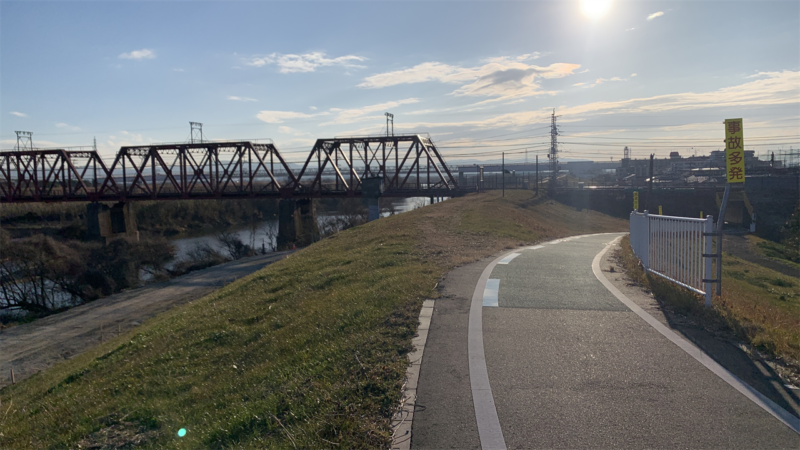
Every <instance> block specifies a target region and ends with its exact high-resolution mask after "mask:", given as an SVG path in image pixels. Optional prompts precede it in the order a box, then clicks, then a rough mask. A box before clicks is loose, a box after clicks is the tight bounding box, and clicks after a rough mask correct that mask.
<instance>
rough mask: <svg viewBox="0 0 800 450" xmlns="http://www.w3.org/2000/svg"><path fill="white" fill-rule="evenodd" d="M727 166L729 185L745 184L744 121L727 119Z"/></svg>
mask: <svg viewBox="0 0 800 450" xmlns="http://www.w3.org/2000/svg"><path fill="white" fill-rule="evenodd" d="M725 166H726V167H727V174H728V183H744V129H743V127H742V119H725Z"/></svg>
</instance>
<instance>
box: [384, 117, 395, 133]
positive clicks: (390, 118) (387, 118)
mask: <svg viewBox="0 0 800 450" xmlns="http://www.w3.org/2000/svg"><path fill="white" fill-rule="evenodd" d="M384 116H386V137H389V124H390V123H391V125H392V136H394V114H392V113H388V112H387V113H386V114H384Z"/></svg>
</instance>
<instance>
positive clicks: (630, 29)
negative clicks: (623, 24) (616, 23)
mask: <svg viewBox="0 0 800 450" xmlns="http://www.w3.org/2000/svg"><path fill="white" fill-rule="evenodd" d="M635 29H636V27H631V28H628V29H627V30H625V31H633V30H635Z"/></svg>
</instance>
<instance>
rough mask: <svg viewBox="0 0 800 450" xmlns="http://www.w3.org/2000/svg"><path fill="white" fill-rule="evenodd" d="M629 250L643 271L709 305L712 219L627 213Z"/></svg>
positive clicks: (709, 217) (712, 256) (711, 281)
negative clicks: (667, 281)
mask: <svg viewBox="0 0 800 450" xmlns="http://www.w3.org/2000/svg"><path fill="white" fill-rule="evenodd" d="M630 228H631V247H632V248H633V252H634V253H635V254H636V256H637V257H638V258H639V259H640V260H641V261H642V265H643V266H644V268H645V270H647V271H648V272H650V273H653V274H656V275H658V276H661V277H664V278H666V279H667V280H669V281H672V282H673V283H675V284H678V285H680V286H683V287H685V288H687V289H690V290H691V291H693V292H696V293H698V294H701V295H704V296H705V299H706V306H711V286H712V283H713V280H712V278H713V277H712V273H711V260H712V259H713V258H714V255H712V254H711V253H712V235H713V231H714V219H713V217H711V216H708V217H707V218H705V219H693V218H690V217H673V216H659V215H650V214H648V213H647V211H645V212H644V213H638V212H635V211H634V212H631V222H630Z"/></svg>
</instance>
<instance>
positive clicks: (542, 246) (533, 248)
mask: <svg viewBox="0 0 800 450" xmlns="http://www.w3.org/2000/svg"><path fill="white" fill-rule="evenodd" d="M540 248H544V245H534V246H533V247H528V250H539V249H540Z"/></svg>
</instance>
